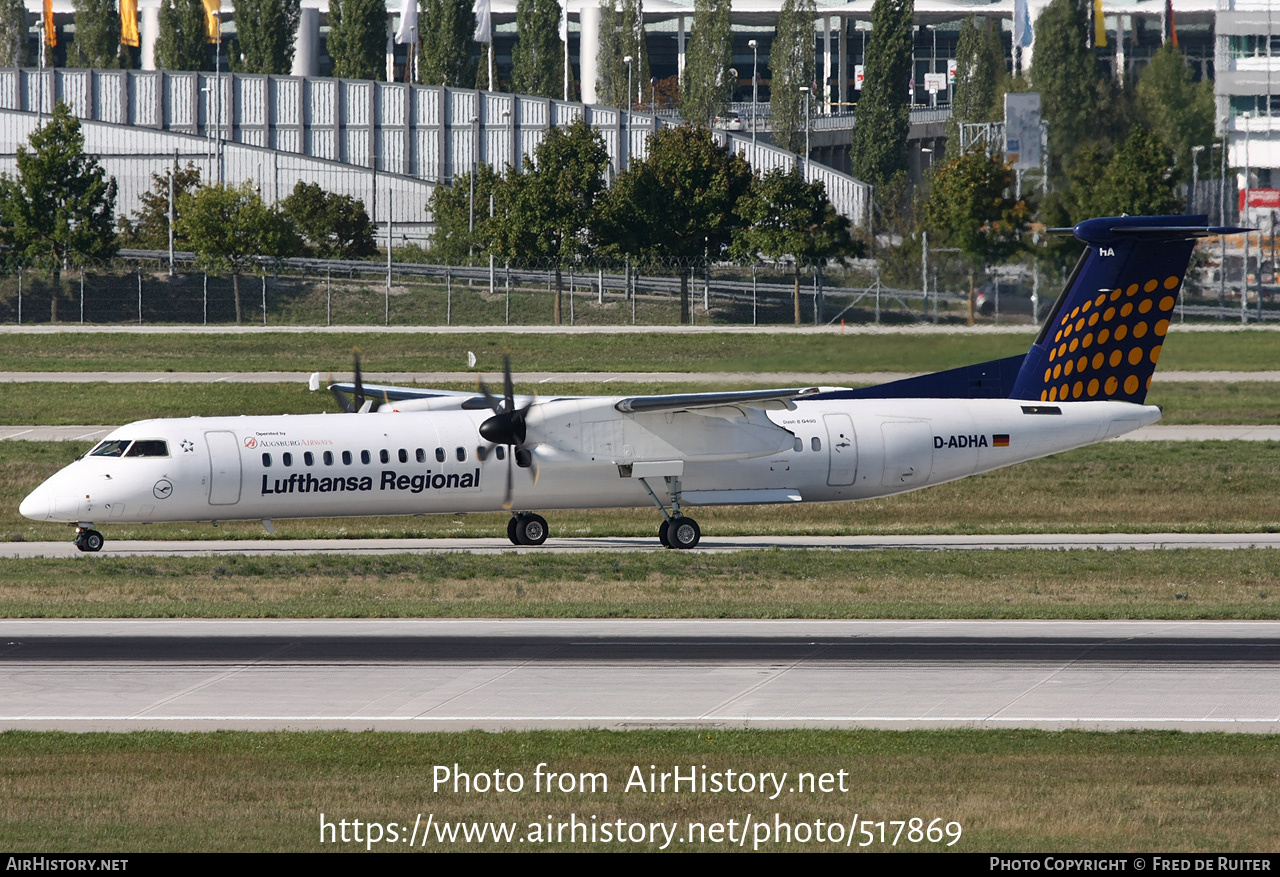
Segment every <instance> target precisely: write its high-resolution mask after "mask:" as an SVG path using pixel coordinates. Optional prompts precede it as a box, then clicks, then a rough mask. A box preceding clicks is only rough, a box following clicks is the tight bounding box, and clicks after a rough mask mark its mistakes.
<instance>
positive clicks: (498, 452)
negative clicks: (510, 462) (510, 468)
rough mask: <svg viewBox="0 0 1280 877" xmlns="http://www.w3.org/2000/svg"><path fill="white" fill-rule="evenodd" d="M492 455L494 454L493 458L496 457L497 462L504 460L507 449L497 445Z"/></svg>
mask: <svg viewBox="0 0 1280 877" xmlns="http://www.w3.org/2000/svg"><path fill="white" fill-rule="evenodd" d="M493 453H494V456H496V457H497V458H498V459H499V460H505V459H506V457H507V449H506V448H504V447H503V446H502V445H498V446H497V447H496V448H494V449H493Z"/></svg>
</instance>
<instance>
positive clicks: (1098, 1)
mask: <svg viewBox="0 0 1280 877" xmlns="http://www.w3.org/2000/svg"><path fill="white" fill-rule="evenodd" d="M1093 44H1094V45H1095V46H1105V45H1106V44H1107V17H1106V14H1105V13H1103V11H1102V0H1093Z"/></svg>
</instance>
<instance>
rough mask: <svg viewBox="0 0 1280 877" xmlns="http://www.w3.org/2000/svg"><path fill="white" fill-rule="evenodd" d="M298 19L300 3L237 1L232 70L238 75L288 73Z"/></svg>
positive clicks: (282, 0)
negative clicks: (234, 57)
mask: <svg viewBox="0 0 1280 877" xmlns="http://www.w3.org/2000/svg"><path fill="white" fill-rule="evenodd" d="M301 15H302V12H301V2H300V0H240V2H239V3H237V4H236V6H235V16H236V46H237V52H238V53H239V58H237V59H235V63H234V64H233V65H232V66H233V67H235V69H236V70H238V71H240V72H241V73H277V74H282V73H288V72H289V71H290V70H291V69H293V40H294V37H295V36H296V34H297V33H298V20H299V19H300V18H301Z"/></svg>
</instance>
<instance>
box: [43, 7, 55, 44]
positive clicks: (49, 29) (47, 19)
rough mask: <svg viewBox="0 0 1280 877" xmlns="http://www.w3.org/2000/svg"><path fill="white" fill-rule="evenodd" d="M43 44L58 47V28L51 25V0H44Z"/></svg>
mask: <svg viewBox="0 0 1280 877" xmlns="http://www.w3.org/2000/svg"><path fill="white" fill-rule="evenodd" d="M44 44H45V45H46V46H48V47H49V48H51V49H55V48H57V47H58V26H57V25H56V24H54V23H53V0H44Z"/></svg>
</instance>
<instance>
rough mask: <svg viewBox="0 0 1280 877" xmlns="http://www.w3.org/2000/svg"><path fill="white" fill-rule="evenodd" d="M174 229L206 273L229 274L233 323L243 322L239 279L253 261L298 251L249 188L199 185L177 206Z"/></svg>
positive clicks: (284, 223)
mask: <svg viewBox="0 0 1280 877" xmlns="http://www.w3.org/2000/svg"><path fill="white" fill-rule="evenodd" d="M177 229H178V231H179V232H181V233H182V235H184V236H185V237H186V239H187V241H188V242H189V243H190V246H191V249H193V250H195V253H196V264H198V265H199V266H200V267H202V268H204V269H206V270H213V271H230V272H231V288H232V290H233V291H234V293H235V302H236V323H237V324H240V323H243V322H244V309H243V306H242V304H241V299H240V275H241V274H242V273H243V272H244V271H245V269H246V268H249V267H250V266H251V265H252V264H253V262H254V259H255V257H257V256H266V257H269V258H277V259H278V258H282V257H284V256H289V255H292V254H293V253H296V252H297V251H298V249H299V241H298V237H297V235H296V234H295V233H294V231H293V226H292V225H291V224H290V222H289V220H287V219H286V218H285V217H284V216H282V215H281V214H280V213H279V211H277V210H275V209H274V208H272V207H268V206H267V205H266V204H264V203H262V198H261V197H259V195H258V193H257V192H255V191H254V188H253V184H252V183H251V182H248V181H246V182H245V183H244V185H242V186H240V187H239V188H234V187H231V186H202V187H201V188H199V189H197V190H196V191H195V193H194V194H191V195H187V196H186V197H184V198H183V199H182V201H181V213H180V215H179V218H178V222H177Z"/></svg>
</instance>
